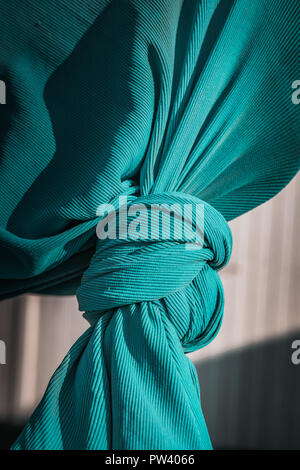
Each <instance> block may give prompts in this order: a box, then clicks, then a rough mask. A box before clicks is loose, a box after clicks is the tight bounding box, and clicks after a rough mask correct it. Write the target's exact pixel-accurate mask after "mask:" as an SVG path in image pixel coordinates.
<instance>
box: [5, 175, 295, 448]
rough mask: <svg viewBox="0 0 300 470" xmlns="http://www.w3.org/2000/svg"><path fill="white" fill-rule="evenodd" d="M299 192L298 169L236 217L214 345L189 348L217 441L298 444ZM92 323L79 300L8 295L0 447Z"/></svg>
mask: <svg viewBox="0 0 300 470" xmlns="http://www.w3.org/2000/svg"><path fill="white" fill-rule="evenodd" d="M299 196H300V176H299V175H298V176H297V177H296V178H295V179H294V180H293V181H292V182H291V183H290V184H289V186H288V187H287V188H286V189H284V190H283V191H282V192H281V193H280V194H279V195H278V196H277V197H276V198H274V199H273V200H272V201H269V202H267V203H266V204H264V205H262V206H261V207H259V208H257V209H255V210H253V211H252V212H250V213H248V214H245V215H244V216H242V217H240V218H239V219H236V220H234V221H232V222H231V224H230V225H231V229H232V232H233V237H234V249H233V254H232V258H231V261H230V264H229V265H228V266H227V267H226V268H225V269H224V270H223V271H222V272H221V277H222V280H223V283H224V289H225V296H226V304H225V315H224V321H223V326H222V329H221V331H220V333H219V335H218V336H217V338H216V339H215V340H214V341H213V342H212V343H211V344H210V345H209V346H208V347H206V348H205V349H203V350H200V351H197V352H195V353H193V354H191V355H190V357H191V359H192V361H193V362H194V363H195V365H196V367H197V371H198V374H199V380H200V387H201V392H202V403H203V409H204V413H205V416H206V418H207V423H208V427H209V431H210V433H211V436H212V440H213V444H214V447H215V448H232V449H240V448H250V449H251V448H252V449H255V448H258V449H259V448H275V449H276V448H294V449H295V448H299V449H300V401H299V400H298V397H299V396H300V365H298V366H296V365H293V364H292V362H291V354H292V349H291V344H292V341H293V340H295V339H300V288H299V287H300V286H299V278H300V250H299V245H298V242H299V230H300V220H299V216H298V211H299ZM87 326H88V325H87V323H86V322H85V321H84V320H83V319H82V317H81V313H80V312H78V309H77V302H76V299H75V298H67V297H39V296H29V295H27V296H21V297H18V298H16V299H11V300H8V301H4V302H1V303H0V339H1V340H3V341H5V343H6V365H0V446H1V443H2V447H6V446H7V445H9V443H10V442H11V441H12V440H13V439H14V437H15V434H16V433H17V432H18V431H19V426H21V425H22V424H23V423H24V421H25V420H26V418H27V417H28V416H29V415H30V413H31V412H32V410H33V409H34V407H35V406H36V404H37V402H38V401H39V399H40V398H41V396H42V394H43V392H44V390H45V388H46V385H47V383H48V380H49V378H50V376H51V374H52V372H53V371H54V369H55V368H56V367H57V365H58V364H59V362H60V361H61V360H62V358H63V356H64V354H65V353H66V352H67V350H68V348H69V347H70V346H71V344H72V343H73V342H74V341H75V340H76V338H77V337H78V336H79V335H80V334H81V333H82V332H83V331H84V330H85V329H86V328H87ZM298 402H299V403H298ZM1 423H2V425H1ZM1 430H2V435H1Z"/></svg>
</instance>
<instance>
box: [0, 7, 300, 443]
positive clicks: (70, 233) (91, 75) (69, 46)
mask: <svg viewBox="0 0 300 470" xmlns="http://www.w3.org/2000/svg"><path fill="white" fill-rule="evenodd" d="M0 5H1V15H0V45H1V47H0V79H1V80H3V81H4V82H5V85H6V104H5V105H0V115H1V121H0V182H1V185H0V192H1V198H0V278H1V285H0V298H7V297H11V296H15V295H18V294H20V293H23V292H36V293H44V294H64V295H66V294H75V293H77V297H78V301H79V307H80V310H83V311H85V312H86V313H85V314H84V315H85V317H86V319H87V320H88V321H89V322H90V328H89V329H88V330H87V331H86V332H85V333H84V334H83V335H82V336H81V337H80V338H79V340H78V341H77V342H76V343H75V344H74V346H73V347H72V348H71V350H70V351H69V353H68V354H67V356H66V357H65V359H64V360H63V362H62V364H61V365H60V367H59V368H58V369H57V371H56V372H55V373H54V375H53V377H52V379H51V381H50V383H49V386H48V388H47V391H46V393H45V395H44V397H43V399H42V401H41V403H40V404H39V405H38V407H37V409H36V410H35V412H34V414H33V416H32V417H31V419H30V420H29V422H28V424H27V425H26V426H25V428H24V430H23V432H22V434H21V435H20V437H19V438H18V440H17V442H16V443H15V444H14V446H13V447H14V448H15V449H210V448H211V442H210V438H209V435H208V432H207V429H206V425H205V421H204V417H203V414H202V411H201V405H200V392H199V385H198V379H197V375H196V372H195V369H194V367H193V365H192V363H191V361H190V360H189V359H188V357H187V356H186V355H185V352H189V351H194V350H196V349H199V348H201V347H203V346H205V345H206V344H207V343H208V342H209V341H211V339H212V338H213V337H214V336H215V335H216V333H217V332H218V329H219V327H220V324H221V320H222V313H223V306H224V298H223V290H222V285H221V282H220V279H219V276H218V274H217V271H218V270H219V269H221V268H222V267H223V266H224V265H225V264H226V263H227V262H228V260H229V257H230V252H231V246H232V239H231V233H230V229H229V227H228V224H227V221H229V220H231V219H232V218H234V217H237V216H239V215H241V214H242V213H244V212H246V211H249V210H250V209H252V208H253V207H255V206H257V205H259V204H261V203H263V202H264V201H266V200H268V199H269V198H271V197H272V196H274V195H275V194H276V193H277V192H278V191H279V190H280V189H281V188H283V187H284V186H285V185H286V184H287V183H288V182H289V180H290V179H291V178H292V177H293V176H294V174H295V173H296V172H297V171H298V168H299V148H300V145H299V144H300V142H299V140H300V139H299V110H298V109H297V106H296V105H295V104H294V103H293V101H292V99H291V96H292V92H293V89H292V83H293V82H294V81H295V80H296V79H298V78H299V76H298V75H297V73H299V69H297V64H298V54H299V49H298V36H299V31H298V25H299V16H300V15H299V13H300V9H299V2H298V0H287V1H282V0H272V1H270V0H251V1H249V0H236V1H233V0H207V1H200V0H151V1H146V0H81V1H78V0H74V1H72V2H68V1H67V0H61V1H49V0H39V1H34V0H27V1H26V2H24V1H23V0H11V1H10V2H7V1H4V0H0ZM119 196H127V197H128V201H129V205H132V204H134V202H136V201H138V202H139V203H140V204H143V205H144V206H145V207H150V206H151V204H171V203H176V205H177V207H178V208H179V209H180V208H182V207H184V204H190V205H191V207H192V208H195V207H196V206H197V205H199V204H201V205H202V206H203V211H204V215H203V220H204V226H203V233H204V240H203V246H202V245H200V244H199V246H194V247H193V249H187V248H188V246H187V245H188V244H189V241H188V240H186V239H181V240H176V241H174V240H171V239H159V240H149V239H147V240H146V239H137V240H125V239H111V240H109V239H106V240H105V239H104V240H102V239H98V238H97V236H96V227H97V224H98V223H99V221H101V216H100V215H97V214H99V213H98V212H97V211H98V209H99V206H100V205H101V204H104V203H111V204H114V205H115V206H116V212H117V214H119V211H120V207H118V206H117V203H116V201H117V200H118V198H119ZM175 216H176V214H173V215H172V217H173V219H175ZM194 228H195V227H194ZM53 344H55V338H53Z"/></svg>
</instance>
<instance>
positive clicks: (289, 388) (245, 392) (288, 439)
mask: <svg viewBox="0 0 300 470" xmlns="http://www.w3.org/2000/svg"><path fill="white" fill-rule="evenodd" d="M295 339H298V340H299V339H300V331H296V332H294V333H291V334H290V335H288V336H284V337H280V338H276V339H274V340H270V341H267V342H264V343H260V344H256V345H252V346H249V347H247V348H245V349H240V350H235V351H232V352H229V353H226V354H224V355H220V356H219V357H216V358H214V359H208V360H205V361H200V362H198V363H197V364H196V368H197V372H198V376H199V380H200V389H201V400H202V408H203V411H204V415H205V417H206V422H207V426H208V429H209V432H210V435H211V438H212V442H213V446H214V448H215V449H274V450H275V449H298V450H299V449H300V399H299V397H300V364H299V365H294V364H293V362H292V360H291V356H292V353H293V351H294V350H293V349H292V347H291V345H292V343H293V341H294V340H295Z"/></svg>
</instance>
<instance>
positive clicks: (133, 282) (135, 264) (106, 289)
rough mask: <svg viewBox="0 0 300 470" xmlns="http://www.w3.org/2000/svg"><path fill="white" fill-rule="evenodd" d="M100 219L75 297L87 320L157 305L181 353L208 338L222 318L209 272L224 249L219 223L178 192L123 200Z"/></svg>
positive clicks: (224, 232)
mask: <svg viewBox="0 0 300 470" xmlns="http://www.w3.org/2000/svg"><path fill="white" fill-rule="evenodd" d="M100 212H101V211H100ZM101 215H103V217H102V219H101V221H100V223H99V225H98V228H97V233H98V236H99V237H100V238H99V240H98V241H97V249H96V253H95V255H94V256H93V258H92V260H91V263H90V266H89V268H88V269H87V271H86V272H85V273H84V275H83V277H82V283H81V287H80V288H79V289H78V291H77V297H78V301H79V308H80V310H83V311H86V312H88V314H86V317H87V318H88V319H89V321H91V322H92V321H93V319H94V320H95V319H98V318H99V314H101V313H103V312H105V311H107V310H110V309H113V308H117V307H121V306H124V305H129V304H137V303H140V302H145V301H146V302H147V301H152V302H154V303H156V301H160V299H163V300H162V301H161V302H158V303H159V306H160V308H165V309H166V311H167V316H168V317H169V319H170V320H171V321H172V323H173V324H174V326H175V328H176V330H177V334H178V335H179V337H180V339H181V341H182V343H183V345H184V346H185V349H186V350H187V351H188V350H194V349H195V348H196V347H199V345H200V343H201V344H202V343H203V344H204V343H205V342H207V339H208V337H209V338H211V337H213V336H214V335H215V333H216V331H217V329H218V328H219V324H220V321H221V317H222V313H223V291H222V286H221V282H220V280H219V277H218V275H217V273H216V271H217V270H219V269H220V268H222V267H223V266H224V265H225V264H226V263H227V262H228V260H229V257H230V253H231V247H232V237H231V231H230V229H229V226H228V224H227V222H226V220H225V219H224V217H223V216H222V215H221V214H220V213H219V212H218V211H217V210H216V209H214V208H213V207H212V206H210V205H209V204H208V203H206V202H204V201H201V200H200V199H198V198H196V197H194V196H190V195H188V194H184V193H162V194H150V195H146V196H141V197H138V198H135V199H132V198H131V199H130V201H128V200H126V198H124V197H123V198H122V199H121V203H119V201H118V203H115V204H110V205H106V206H105V207H103V213H102V214H101ZM178 305H180V311H181V313H178ZM178 315H179V317H178ZM203 344H202V345H203Z"/></svg>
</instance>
